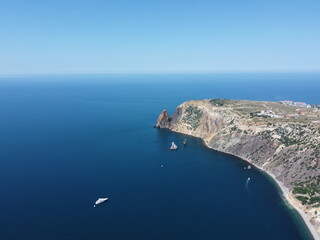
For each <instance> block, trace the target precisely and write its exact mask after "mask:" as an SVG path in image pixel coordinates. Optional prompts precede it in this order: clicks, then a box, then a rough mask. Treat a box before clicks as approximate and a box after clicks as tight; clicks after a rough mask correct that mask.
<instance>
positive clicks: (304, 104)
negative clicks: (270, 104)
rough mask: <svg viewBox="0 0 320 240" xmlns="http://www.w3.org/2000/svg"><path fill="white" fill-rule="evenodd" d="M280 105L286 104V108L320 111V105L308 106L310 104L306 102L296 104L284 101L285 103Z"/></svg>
mask: <svg viewBox="0 0 320 240" xmlns="http://www.w3.org/2000/svg"><path fill="white" fill-rule="evenodd" d="M279 103H282V104H284V105H286V106H292V107H301V108H313V109H320V105H316V104H308V103H305V102H294V101H291V100H283V101H280V102H279Z"/></svg>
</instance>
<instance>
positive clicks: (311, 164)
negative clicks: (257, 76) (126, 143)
mask: <svg viewBox="0 0 320 240" xmlns="http://www.w3.org/2000/svg"><path fill="white" fill-rule="evenodd" d="M156 127H159V128H167V129H169V130H171V131H174V132H178V133H183V134H188V135H192V136H195V137H199V138H202V139H203V140H204V142H205V144H206V145H207V146H208V147H209V148H212V149H214V150H217V151H221V152H225V153H229V154H232V155H235V156H238V157H240V158H242V159H244V160H246V161H248V162H250V163H252V164H253V165H255V166H256V167H258V168H260V169H262V170H264V171H265V172H267V173H268V174H269V175H270V176H272V177H273V178H274V179H275V180H276V181H277V183H278V184H279V186H280V187H281V189H282V191H283V194H284V196H285V197H286V199H287V200H288V202H289V203H290V204H291V205H292V206H293V207H294V208H296V209H297V210H298V212H299V213H300V214H301V216H302V217H303V219H304V220H305V222H306V224H307V225H308V227H309V229H310V231H311V232H312V234H313V236H314V238H315V239H320V110H319V109H313V108H301V107H296V106H287V105H284V104H282V103H279V102H258V101H245V100H226V99H208V100H193V101H188V102H185V103H183V104H181V105H180V106H178V107H177V109H176V111H175V112H174V113H173V115H172V116H169V115H168V113H167V111H166V110H163V111H162V112H161V114H160V116H159V118H158V121H157V124H156Z"/></svg>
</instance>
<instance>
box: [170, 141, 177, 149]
mask: <svg viewBox="0 0 320 240" xmlns="http://www.w3.org/2000/svg"><path fill="white" fill-rule="evenodd" d="M177 149H178V146H177V145H176V144H175V143H174V142H172V144H171V147H170V150H177Z"/></svg>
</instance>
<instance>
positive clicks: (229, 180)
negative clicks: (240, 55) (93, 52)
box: [0, 73, 320, 240]
mask: <svg viewBox="0 0 320 240" xmlns="http://www.w3.org/2000/svg"><path fill="white" fill-rule="evenodd" d="M319 92H320V74H303V73H300V74H280V73H279V74H211V75H205V74H202V75H201V74H189V75H182V74H181V75H164V74H163V75H78V76H76V75H75V76H72V75H69V76H62V75H57V76H17V77H5V76H3V77H0V239H3V240H10V239H12V240H18V239H19V240H20V239H21V240H22V239H23V240H25V239H32V240H38V239H39V240H44V239H46V240H51V239H52V240H57V239H59V240H65V239H68V240H69V239H72V240H73V239H77V240H81V239H99V240H100V239H120V240H121V239H130V240H131V239H139V240H143V239H146V240H150V239H155V240H157V239H166V240H170V239H183V240H187V239H217V240H220V239H228V240H229V239H230V240H231V239H232V240H234V239H246V240H251V239H252V240H257V239H259V240H264V239H279V240H280V239H281V240H286V239H288V240H295V239H304V240H306V239H310V236H309V234H308V231H307V229H306V228H305V227H304V225H303V223H302V222H301V219H300V217H299V216H298V215H297V214H296V213H295V211H293V210H292V209H289V208H288V207H287V206H286V204H285V202H284V201H283V199H282V197H281V195H280V194H279V190H278V189H277V187H276V186H275V184H274V183H273V181H272V180H271V179H270V178H268V177H267V176H266V175H265V174H263V173H262V172H260V171H259V170H256V169H253V170H251V171H245V170H243V167H244V166H246V164H245V163H244V162H242V161H241V160H239V159H238V158H236V157H233V156H229V155H225V154H222V153H218V152H215V151H213V150H210V149H207V148H206V147H205V146H204V145H203V143H202V141H201V140H199V139H196V138H192V137H187V138H188V143H189V144H188V146H187V147H186V148H183V147H181V148H180V149H179V150H178V151H176V152H171V151H169V150H168V147H169V145H170V143H171V142H172V141H176V142H177V143H180V145H181V142H182V139H184V138H186V136H183V135H180V134H175V133H171V132H168V131H166V130H158V129H154V128H152V126H153V124H154V123H155V121H156V119H157V117H158V115H159V113H160V112H161V110H162V109H167V110H168V111H169V112H170V113H173V111H174V109H175V108H176V106H178V105H179V104H181V103H182V102H183V101H186V100H191V99H205V98H231V99H248V100H270V101H279V100H287V99H290V100H294V101H305V102H308V103H315V104H320V99H319ZM161 165H163V167H161ZM248 177H250V178H251V181H250V182H249V184H248V186H247V187H246V180H247V178H248ZM99 197H109V201H108V202H107V203H106V204H103V205H99V206H97V207H95V208H93V204H94V202H95V201H96V200H97V198H99Z"/></svg>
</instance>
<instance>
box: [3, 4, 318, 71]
mask: <svg viewBox="0 0 320 240" xmlns="http://www.w3.org/2000/svg"><path fill="white" fill-rule="evenodd" d="M0 31H1V34H0V74H34V73H40V74H47V73H132V72H134V73H140V72H141V73H164V72H229V71H236V72H237V71H241V72H242V71H249V72H250V71H253V72H255V71H320V1H319V0H300V1H296V0H233V1H232V0H219V1H215V0H194V1H191V0H128V1H125V0H52V1H49V0H38V1H37V0H25V1H23V0H20V1H17V0H8V1H1V5H0Z"/></svg>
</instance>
